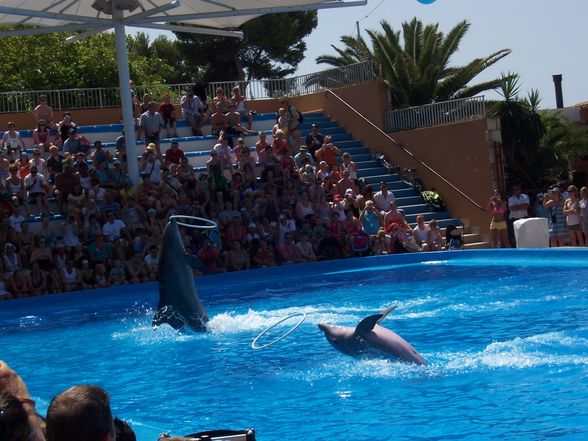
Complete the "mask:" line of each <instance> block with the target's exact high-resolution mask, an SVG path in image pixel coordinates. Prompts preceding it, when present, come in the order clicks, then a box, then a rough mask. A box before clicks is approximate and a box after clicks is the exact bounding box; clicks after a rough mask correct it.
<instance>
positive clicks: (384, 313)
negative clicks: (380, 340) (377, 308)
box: [378, 305, 398, 324]
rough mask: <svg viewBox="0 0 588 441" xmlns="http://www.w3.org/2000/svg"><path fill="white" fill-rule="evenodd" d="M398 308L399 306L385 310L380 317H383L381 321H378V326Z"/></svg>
mask: <svg viewBox="0 0 588 441" xmlns="http://www.w3.org/2000/svg"><path fill="white" fill-rule="evenodd" d="M396 308H398V306H397V305H394V306H390V307H389V308H387V309H384V310H383V311H382V312H380V315H381V316H382V317H380V320H378V324H380V323H381V322H382V320H384V319H385V318H386V316H387V315H388V314H389V313H391V312H392V311H394V310H395V309H396Z"/></svg>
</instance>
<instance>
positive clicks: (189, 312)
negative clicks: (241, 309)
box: [153, 218, 208, 332]
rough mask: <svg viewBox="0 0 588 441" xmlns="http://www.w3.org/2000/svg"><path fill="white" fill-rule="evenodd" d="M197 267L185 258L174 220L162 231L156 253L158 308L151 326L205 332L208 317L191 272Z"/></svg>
mask: <svg viewBox="0 0 588 441" xmlns="http://www.w3.org/2000/svg"><path fill="white" fill-rule="evenodd" d="M199 266H200V263H199V262H198V260H197V259H196V258H195V257H194V256H190V255H189V254H186V249H185V248H184V243H183V242H182V237H181V236H180V231H179V229H178V223H177V222H176V220H175V219H173V218H172V219H170V221H169V223H168V224H167V225H166V227H165V230H164V231H163V237H162V245H161V250H160V252H159V267H158V278H159V304H158V305H157V311H156V312H155V314H154V316H153V326H154V327H156V326H159V325H161V324H163V323H167V324H169V325H170V326H171V327H173V328H174V329H180V328H182V327H184V326H185V325H187V326H189V327H190V328H191V329H192V330H194V331H197V332H205V331H206V323H207V322H208V316H207V315H206V311H205V310H204V307H203V306H202V303H201V302H200V299H199V298H198V294H196V286H195V285H194V275H193V274H192V268H198V267H199Z"/></svg>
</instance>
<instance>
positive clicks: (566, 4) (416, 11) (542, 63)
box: [298, 0, 588, 108]
mask: <svg viewBox="0 0 588 441" xmlns="http://www.w3.org/2000/svg"><path fill="white" fill-rule="evenodd" d="M378 5H379V6H378ZM374 9H375V10H374ZM370 12H371V13H370ZM368 14H369V15H368ZM366 16H367V17H366ZM415 16H416V17H418V18H419V19H421V21H422V22H423V23H426V24H428V23H439V25H440V29H441V30H442V31H445V32H446V31H448V30H449V29H451V28H452V27H453V26H454V25H455V24H457V23H458V22H459V21H461V20H464V19H466V20H468V21H469V22H470V23H471V27H470V30H469V31H468V33H467V34H466V36H465V37H464V39H463V40H462V44H461V45H460V50H459V51H458V52H457V53H456V54H455V57H454V59H453V63H452V64H455V65H461V64H464V63H466V62H468V61H471V60H472V59H474V58H476V57H480V56H486V55H489V54H491V53H493V52H495V51H497V50H499V49H503V48H509V49H512V50H513V52H512V54H510V55H509V56H508V57H506V58H504V59H503V60H501V61H500V62H498V63H497V64H496V65H495V66H493V67H491V68H489V69H488V70H487V72H485V73H483V74H481V75H480V76H479V77H478V78H477V79H476V80H478V81H484V80H487V79H490V78H495V77H499V76H500V74H501V72H508V71H514V72H518V73H519V74H520V76H521V85H522V91H523V94H524V95H525V94H526V92H527V91H528V90H530V89H538V90H539V92H540V94H541V97H542V103H541V107H544V108H551V107H555V95H554V91H553V90H554V89H553V80H552V75H553V74H562V75H563V98H564V104H565V105H566V106H568V105H572V104H576V103H579V102H581V101H586V100H588V89H587V87H586V84H587V81H586V80H587V78H588V61H587V58H588V57H587V53H588V50H587V48H586V46H587V44H586V43H587V41H588V38H587V37H586V32H585V29H587V26H586V20H587V19H588V1H587V0H565V1H564V0H559V1H557V0H436V1H435V2H434V3H432V4H429V5H424V4H421V3H419V2H418V1H417V0H384V1H383V2H381V4H380V0H369V1H368V4H367V6H361V7H350V8H341V9H327V10H321V11H319V25H318V27H317V28H316V29H315V30H314V31H313V33H312V34H311V35H310V36H309V37H308V38H307V39H306V42H307V46H308V49H307V52H306V59H305V60H304V61H303V62H302V63H301V64H300V66H299V69H298V74H306V73H312V72H316V71H318V70H323V69H325V68H326V67H327V66H325V65H317V64H316V63H315V61H314V60H315V58H316V57H317V56H318V55H322V54H334V52H333V50H332V49H331V45H332V44H334V45H339V40H340V37H341V35H345V34H353V35H355V34H356V24H355V23H356V21H359V22H360V23H359V27H360V31H361V32H362V35H363V36H364V37H366V38H367V34H366V33H365V31H364V30H365V29H379V28H380V25H379V23H380V21H381V20H383V19H384V20H387V21H388V22H389V23H390V24H391V25H392V27H393V28H394V29H399V28H400V25H401V23H402V22H404V21H409V20H411V19H412V18H413V17H415ZM487 97H488V98H496V97H497V95H491V94H490V95H487Z"/></svg>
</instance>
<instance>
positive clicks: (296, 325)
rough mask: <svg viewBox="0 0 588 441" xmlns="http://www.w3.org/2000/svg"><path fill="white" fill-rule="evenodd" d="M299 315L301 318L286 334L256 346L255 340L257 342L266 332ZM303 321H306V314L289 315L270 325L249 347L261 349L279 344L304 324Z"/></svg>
mask: <svg viewBox="0 0 588 441" xmlns="http://www.w3.org/2000/svg"><path fill="white" fill-rule="evenodd" d="M299 315H301V316H302V318H301V319H300V320H299V321H298V322H297V323H296V324H295V325H294V326H293V327H292V328H291V329H289V330H288V332H286V333H285V334H282V335H280V336H279V337H278V338H276V339H274V340H272V341H270V342H269V343H266V344H264V345H261V346H259V345H257V340H259V339H260V338H261V337H262V336H263V335H264V334H265V333H266V332H268V331H269V330H271V329H273V328H275V327H276V326H277V325H279V324H280V323H282V322H285V321H286V320H288V319H291V318H292V317H298V316H299ZM304 320H306V312H297V313H294V314H290V315H289V316H287V317H284V318H283V319H281V320H278V321H277V322H276V323H274V324H273V325H271V326H270V327H269V328H267V329H265V330H263V331H261V333H260V334H259V335H258V336H257V337H255V339H254V340H253V342H252V343H251V347H252V348H253V349H263V348H267V347H268V346H271V345H273V344H274V343H277V342H279V341H280V340H282V339H284V338H286V337H287V336H288V335H290V334H292V333H293V332H294V331H295V330H296V329H298V327H299V326H300V325H301V324H302V323H303V322H304Z"/></svg>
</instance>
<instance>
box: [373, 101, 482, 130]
mask: <svg viewBox="0 0 588 441" xmlns="http://www.w3.org/2000/svg"><path fill="white" fill-rule="evenodd" d="M485 116H486V104H485V102H484V96H483V95H482V96H475V97H472V98H462V99H457V100H451V101H442V102H439V103H433V104H426V105H424V106H416V107H409V108H407V109H400V110H392V111H389V112H386V114H385V116H384V118H385V127H386V131H387V132H396V131H398V130H411V129H418V128H421V127H431V126H438V125H443V124H452V123H456V122H462V121H470V120H473V119H479V118H484V117H485Z"/></svg>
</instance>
